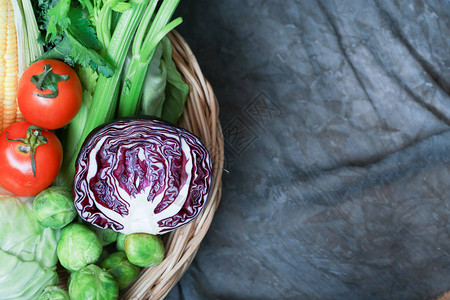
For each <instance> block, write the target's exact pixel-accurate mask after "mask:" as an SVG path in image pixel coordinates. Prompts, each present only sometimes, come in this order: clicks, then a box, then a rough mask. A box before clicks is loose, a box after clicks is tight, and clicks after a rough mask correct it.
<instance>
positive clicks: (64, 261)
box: [56, 223, 102, 272]
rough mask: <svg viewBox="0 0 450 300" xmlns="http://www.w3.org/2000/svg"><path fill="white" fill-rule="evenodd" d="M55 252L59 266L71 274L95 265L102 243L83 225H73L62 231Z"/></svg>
mask: <svg viewBox="0 0 450 300" xmlns="http://www.w3.org/2000/svg"><path fill="white" fill-rule="evenodd" d="M56 251H57V253H58V258H59V262H60V263H61V265H62V266H63V267H64V268H66V269H67V270H69V271H70V272H73V271H76V270H79V269H81V268H83V267H85V266H86V265H88V264H91V263H95V262H96V261H97V260H98V258H99V257H100V254H101V253H102V243H101V242H100V240H99V238H98V237H97V235H96V234H95V233H94V232H93V231H92V230H90V229H89V228H87V227H86V226H85V225H82V224H78V223H73V224H70V225H68V226H67V227H65V228H64V229H63V230H62V233H61V238H60V240H59V242H58V246H57V248H56Z"/></svg>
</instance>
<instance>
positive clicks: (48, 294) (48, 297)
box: [38, 285, 70, 300]
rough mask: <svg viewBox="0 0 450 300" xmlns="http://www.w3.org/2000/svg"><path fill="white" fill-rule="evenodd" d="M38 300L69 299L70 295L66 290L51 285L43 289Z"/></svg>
mask: <svg viewBox="0 0 450 300" xmlns="http://www.w3.org/2000/svg"><path fill="white" fill-rule="evenodd" d="M38 300H70V297H69V294H68V293H67V291H65V290H63V289H62V288H60V287H57V286H54V285H51V286H48V287H46V288H45V289H44V291H43V292H42V294H41V295H40V296H39V298H38Z"/></svg>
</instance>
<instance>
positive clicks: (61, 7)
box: [45, 0, 70, 42]
mask: <svg viewBox="0 0 450 300" xmlns="http://www.w3.org/2000/svg"><path fill="white" fill-rule="evenodd" d="M69 10H70V0H59V1H58V3H57V4H56V5H55V6H54V7H52V8H51V9H50V10H49V11H48V13H47V16H48V17H49V22H48V27H47V35H46V37H45V38H46V39H48V40H49V41H52V42H54V41H55V39H56V38H57V37H58V35H59V32H60V31H64V30H66V29H67V28H68V27H69V25H70V18H69V17H68V14H69Z"/></svg>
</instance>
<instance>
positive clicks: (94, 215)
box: [73, 118, 212, 234]
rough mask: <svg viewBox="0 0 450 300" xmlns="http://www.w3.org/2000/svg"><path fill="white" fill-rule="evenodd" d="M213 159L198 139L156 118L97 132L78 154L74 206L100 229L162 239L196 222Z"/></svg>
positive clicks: (123, 122)
mask: <svg viewBox="0 0 450 300" xmlns="http://www.w3.org/2000/svg"><path fill="white" fill-rule="evenodd" d="M211 174H212V172H211V159H210V156H209V153H208V151H207V149H206V147H205V146H204V145H203V143H202V142H201V141H200V139H199V138H197V137H196V136H194V135H193V134H192V133H190V132H188V131H187V130H184V129H181V128H178V127H174V126H172V125H171V124H169V123H167V122H164V121H161V120H158V119H147V118H137V119H123V120H118V121H115V122H112V123H109V124H106V125H102V126H100V127H98V128H96V129H95V130H94V131H93V132H92V133H91V134H90V135H89V136H88V137H87V139H86V141H85V142H84V144H83V147H82V149H81V151H80V153H79V155H78V158H77V163H76V172H75V178H74V185H73V189H74V197H75V199H74V203H75V208H76V209H77V211H78V214H79V215H80V216H81V218H82V219H84V220H85V221H87V222H90V223H92V224H93V225H96V226H98V227H100V228H110V229H113V230H115V231H118V232H122V233H124V234H131V233H138V232H141V233H150V234H161V233H165V232H169V231H172V230H174V229H176V228H179V227H181V226H183V225H185V224H186V223H189V222H190V221H192V220H193V219H195V218H196V217H197V216H198V215H199V213H200V211H201V210H202V208H203V207H204V206H205V204H206V201H207V198H208V193H209V190H210V187H211Z"/></svg>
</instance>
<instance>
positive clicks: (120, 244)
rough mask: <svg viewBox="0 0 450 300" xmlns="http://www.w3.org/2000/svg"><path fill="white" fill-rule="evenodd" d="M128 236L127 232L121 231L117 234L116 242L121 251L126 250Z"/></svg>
mask: <svg viewBox="0 0 450 300" xmlns="http://www.w3.org/2000/svg"><path fill="white" fill-rule="evenodd" d="M126 237H127V235H126V234H123V233H119V235H118V236H117V242H116V248H117V250H119V251H125V238H126Z"/></svg>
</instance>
